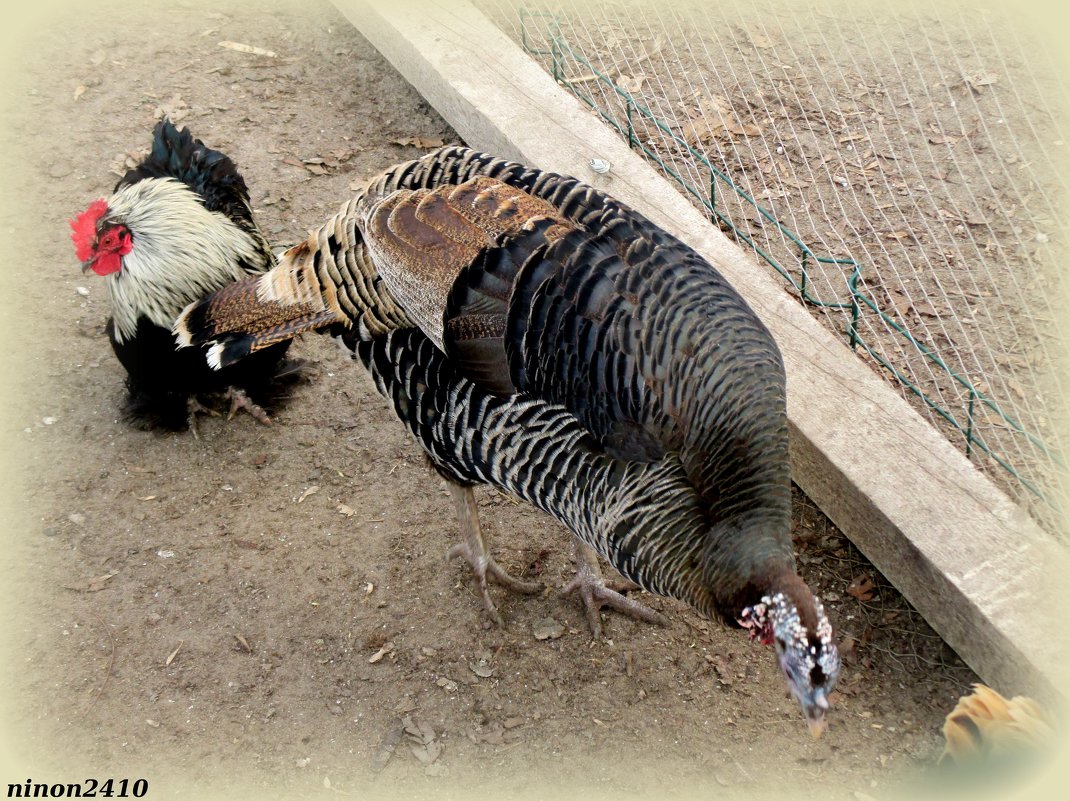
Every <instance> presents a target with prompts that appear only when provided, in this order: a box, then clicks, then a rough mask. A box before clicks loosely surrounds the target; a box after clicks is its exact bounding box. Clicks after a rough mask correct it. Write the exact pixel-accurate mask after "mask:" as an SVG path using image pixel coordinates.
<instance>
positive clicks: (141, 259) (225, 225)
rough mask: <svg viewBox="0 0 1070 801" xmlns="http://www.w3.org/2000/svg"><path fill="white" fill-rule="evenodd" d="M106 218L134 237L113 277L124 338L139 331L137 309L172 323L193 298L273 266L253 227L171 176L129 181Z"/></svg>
mask: <svg viewBox="0 0 1070 801" xmlns="http://www.w3.org/2000/svg"><path fill="white" fill-rule="evenodd" d="M105 220H106V221H108V222H112V223H122V224H124V225H125V226H126V227H127V228H129V229H130V233H131V235H132V237H133V248H132V250H131V251H130V252H129V253H128V254H126V256H124V257H123V264H122V269H121V270H119V272H117V273H112V274H111V275H109V276H108V281H107V285H108V295H109V299H110V300H111V308H112V316H113V317H114V319H115V335H116V338H117V339H118V340H119V341H120V342H122V341H124V340H127V339H129V338H131V337H132V336H133V335H134V333H135V331H136V330H137V321H138V318H139V317H141V316H145V317H147V318H148V319H149V320H150V321H151V322H152V323H154V324H156V325H158V326H161V327H163V328H170V327H171V324H172V323H174V321H175V319H176V318H177V317H178V315H179V313H180V312H181V311H182V309H183V308H185V306H186V305H187V304H189V303H192V302H193V301H195V300H199V299H200V298H202V297H204V296H205V295H207V294H208V293H210V292H214V291H216V290H218V289H221V288H223V287H224V286H226V285H227V284H229V283H231V282H233V281H237V280H240V279H242V278H244V277H246V276H247V275H248V274H249V273H250V272H260V271H262V270H265V269H267V268H269V267H270V266H271V265H270V264H265V263H264V259H265V258H268V259H270V255H265V253H264V251H263V250H262V249H261V248H258V247H257V245H258V243H257V241H256V240H255V239H254V238H253V237H252V236H251V235H250V234H249V233H247V232H245V231H243V230H242V229H241V228H239V227H238V226H237V225H235V224H234V223H233V222H231V221H230V220H229V219H228V218H227V217H226V216H225V215H223V214H217V213H215V212H211V211H208V209H206V208H205V207H204V203H203V201H202V199H201V198H200V197H199V196H198V195H197V194H196V193H195V192H193V191H192V190H191V189H189V187H187V186H186V185H185V184H183V183H181V182H179V181H176V180H174V179H171V178H150V179H146V180H142V181H138V182H137V183H135V184H131V185H129V186H125V187H123V188H122V189H120V190H119V191H118V192H116V193H115V194H114V195H112V196H111V197H110V198H109V199H108V211H107V214H106V215H105Z"/></svg>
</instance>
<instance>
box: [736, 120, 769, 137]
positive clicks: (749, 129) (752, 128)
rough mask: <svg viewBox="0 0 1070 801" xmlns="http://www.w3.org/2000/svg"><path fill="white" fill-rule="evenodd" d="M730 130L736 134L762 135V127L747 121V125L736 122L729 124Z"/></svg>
mask: <svg viewBox="0 0 1070 801" xmlns="http://www.w3.org/2000/svg"><path fill="white" fill-rule="evenodd" d="M728 132H729V133H731V134H735V135H736V136H761V135H762V129H761V128H759V127H758V126H757V125H754V124H753V123H747V124H745V125H740V124H738V123H737V124H735V125H729V126H728Z"/></svg>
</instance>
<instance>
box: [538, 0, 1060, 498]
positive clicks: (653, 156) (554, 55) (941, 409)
mask: <svg viewBox="0 0 1070 801" xmlns="http://www.w3.org/2000/svg"><path fill="white" fill-rule="evenodd" d="M518 14H519V30H518V34H519V39H520V42H521V45H522V46H523V48H524V49H525V50H526V52H527V53H528V54H530V55H531V56H533V57H535V58H536V60H544V63H545V65H546V67H547V69H548V70H549V72H550V73H551V75H552V76H553V78H554V79H555V81H557V83H558V84H560V85H561V86H563V87H565V88H566V89H568V90H569V91H570V92H572V94H574V95H575V96H576V97H577V98H578V99H580V100H581V101H582V102H583V103H584V104H585V105H587V106H588V107H589V108H590V110H591V111H592V112H593V113H594V114H596V115H597V116H598V117H600V118H601V119H602V120H603V121H605V122H606V123H607V124H608V125H610V126H612V127H613V128H614V129H616V130H617V131H618V132H619V133H620V135H621V136H622V137H624V138H625V139H626V140H627V142H628V144H629V146H630V147H632V148H633V149H635V150H637V151H639V152H640V153H642V154H643V155H644V156H645V157H646V158H647V159H648V160H650V161H651V162H653V163H654V164H656V165H657V166H658V167H659V168H660V170H661V171H662V172H663V173H664V174H665V175H667V176H668V177H670V178H671V179H673V180H674V181H675V182H676V183H678V184H679V186H680V188H681V189H682V190H683V191H684V192H685V193H687V194H688V195H689V196H690V197H691V198H692V199H693V200H694V202H696V203H697V204H699V205H700V206H701V207H702V208H703V209H704V210H705V211H706V213H707V214H708V216H709V219H710V221H711V222H713V223H714V224H716V225H718V226H719V227H721V229H722V230H724V231H726V232H729V233H731V235H733V236H735V237H736V238H737V239H738V240H739V241H741V242H744V243H746V244H747V245H748V246H749V247H751V248H752V249H753V250H754V252H755V253H756V254H757V256H758V257H759V258H760V259H761V260H763V261H764V262H766V263H767V264H768V265H769V266H770V267H772V268H773V269H774V270H775V271H776V272H777V273H779V274H780V275H781V276H782V277H783V278H784V279H785V280H786V281H787V283H788V284H789V285H790V287H791V289H792V290H793V291H794V292H795V293H796V295H797V296H798V297H799V298H800V299H801V300H802V301H803V302H804V303H805V304H808V305H810V306H812V307H817V308H824V309H837V310H841V311H842V313H843V314H844V315H845V319H846V321H847V322H846V323H845V324H844V325H843V327H842V328H841V329H840V331H841V333H842V334H843V335H844V336H845V337H846V339H847V341H848V343H849V345H850V346H851V348H853V349H855V350H856V351H858V350H860V351H861V352H863V353H864V354H865V355H866V356H868V357H869V358H871V359H872V360H873V361H874V362H875V363H876V364H877V365H879V366H880V367H881V368H883V370H884V371H886V373H887V374H888V375H889V376H890V377H892V378H894V379H895V381H897V382H898V383H899V384H900V385H901V386H902V387H904V388H905V389H906V390H907V391H908V392H909V393H911V394H912V395H913V396H915V397H916V398H917V399H918V400H919V401H920V402H921V403H922V404H924V406H925V407H926V408H927V409H929V410H930V411H931V412H932V413H933V414H935V415H936V416H938V417H939V418H940V419H941V420H942V421H944V422H945V423H946V424H947V425H949V426H950V427H951V428H952V429H953V431H954V432H957V435H956V436H959V437H960V438H961V440H962V442H963V447H964V449H965V451H966V453H967V454H968V455H971V456H973V455H975V453H977V452H980V453H983V454H984V455H986V456H987V457H988V458H990V459H991V460H992V461H993V462H994V463H995V464H997V465H999V467H1000V468H1002V469H1003V470H1004V471H1006V473H1007V474H1009V475H1010V476H1011V477H1013V478H1014V479H1015V480H1016V481H1017V482H1018V483H1019V485H1020V486H1021V487H1023V488H1024V489H1025V490H1027V491H1028V492H1029V493H1032V494H1033V495H1034V496H1035V497H1036V498H1038V499H1040V500H1041V501H1042V502H1043V503H1044V504H1046V505H1047V506H1048V507H1050V508H1051V509H1052V510H1054V511H1056V512H1060V511H1061V510H1060V504H1059V502H1058V500H1057V499H1056V498H1055V497H1054V495H1053V494H1052V493H1051V492H1050V491H1048V490H1047V489H1046V488H1044V487H1041V486H1039V485H1038V483H1037V482H1035V481H1033V480H1031V478H1030V477H1029V476H1027V475H1025V473H1024V471H1023V470H1021V469H1020V468H1019V465H1016V464H1014V463H1012V461H1011V460H1010V459H1009V458H1008V457H1007V456H1006V455H1005V454H1003V453H1001V452H999V451H998V450H997V448H996V447H993V446H992V445H991V444H990V443H989V441H988V439H987V438H986V436H985V434H984V433H983V432H982V431H981V430H980V427H979V425H978V416H979V414H980V413H981V412H982V411H983V412H984V413H985V414H986V415H990V416H994V417H995V418H996V419H998V421H1000V422H1001V424H1002V427H1003V428H1005V429H1007V430H1009V431H1011V432H1013V433H1014V435H1016V436H1018V437H1020V438H1021V439H1022V440H1024V441H1025V442H1027V443H1028V444H1029V446H1030V447H1031V448H1032V449H1033V451H1034V452H1035V454H1036V455H1037V456H1038V457H1039V458H1041V459H1043V460H1046V461H1047V462H1049V463H1050V465H1051V466H1052V468H1053V469H1054V470H1055V471H1057V472H1060V473H1063V474H1065V473H1066V471H1067V465H1066V461H1065V460H1064V458H1063V457H1062V455H1061V454H1060V453H1059V452H1058V450H1057V449H1056V448H1055V447H1053V446H1052V445H1050V444H1049V443H1047V442H1045V440H1044V439H1043V438H1042V437H1041V436H1039V435H1037V434H1036V433H1034V432H1032V431H1029V430H1027V429H1026V427H1025V426H1024V425H1023V424H1022V422H1020V421H1019V419H1017V418H1016V416H1015V415H1013V414H1012V413H1010V412H1008V411H1007V410H1006V409H1005V408H1004V406H1003V405H1001V404H1000V403H999V402H998V401H997V400H996V399H994V398H993V397H991V395H990V394H989V393H987V392H985V391H983V390H982V389H981V388H979V387H978V386H977V385H976V384H975V382H973V381H971V380H970V379H969V378H968V377H966V376H964V375H962V374H961V373H960V372H958V371H957V370H956V369H954V368H953V367H951V366H950V365H949V364H948V363H947V361H946V360H945V359H944V358H942V357H941V355H940V353H939V352H938V351H937V349H936V348H934V347H933V346H932V345H930V344H926V343H925V342H924V341H922V337H921V336H918V335H916V334H915V333H914V332H912V331H911V330H909V329H908V327H906V326H905V325H904V324H903V322H902V320H901V319H899V320H897V319H896V318H895V317H894V316H893V315H892V314H889V313H888V312H887V311H885V310H884V309H883V308H882V307H881V304H880V302H879V301H878V299H877V297H875V295H874V293H873V292H872V291H871V290H869V289H868V288H867V287H866V286H865V283H866V282H865V280H864V279H863V268H864V264H863V262H862V261H859V260H856V259H854V258H833V257H831V256H827V255H820V254H819V253H816V252H815V251H814V250H813V249H812V248H811V247H810V246H809V245H807V244H806V242H804V241H803V240H802V239H801V238H800V237H799V236H798V235H797V234H795V233H794V232H793V231H792V230H789V228H787V227H786V226H785V225H784V224H782V223H781V222H780V220H779V219H778V217H777V216H776V215H775V214H774V213H773V212H772V211H770V210H769V209H767V208H766V207H764V206H763V205H761V204H760V203H758V202H757V201H756V200H755V199H754V198H753V197H752V196H751V195H750V194H748V193H747V192H746V191H745V190H744V189H743V188H742V187H741V186H739V185H738V184H737V183H736V182H735V181H733V180H732V178H730V177H729V176H728V175H727V174H726V173H725V171H723V170H721V169H719V168H718V167H717V166H715V165H714V164H713V163H712V162H711V161H710V159H709V158H708V157H707V155H706V154H704V153H703V152H700V151H699V150H698V149H697V148H696V147H694V146H693V145H692V144H691V143H690V142H688V141H687V140H686V139H685V138H684V137H683V136H682V135H680V134H679V133H678V132H676V131H674V130H673V128H672V126H671V125H670V124H669V123H668V122H667V121H666V120H664V119H662V118H660V117H659V115H658V114H656V113H655V112H654V111H652V110H651V109H650V108H649V107H648V106H647V105H644V103H642V102H640V100H638V99H637V98H636V96H635V94H633V92H631V91H629V90H628V89H627V88H625V87H623V86H621V85H620V84H619V83H618V82H617V81H615V80H614V79H613V78H612V77H611V76H610V75H609V74H607V73H606V72H605V71H604V70H603V69H600V68H599V67H598V66H597V65H596V64H595V63H594V61H593V60H592V59H591V58H588V57H587V56H586V55H585V54H584V52H583V51H582V50H581V48H580V47H578V46H577V45H576V44H575V43H574V42H572V41H570V40H569V39H568V38H567V37H566V36H565V35H563V34H562V29H561V24H560V21H559V19H558V16H557V15H556V14H555V13H553V12H547V11H533V10H529V9H526V8H520V9H518ZM594 83H597V84H601V86H602V87H603V89H604V90H605V91H608V92H609V93H610V94H612V95H613V96H615V97H616V98H617V99H618V100H619V106H618V107H617V108H611V107H608V105H607V104H606V103H605V102H599V100H598V98H597V97H596V96H595V94H594V93H593V92H592V91H591V90H590V89H589V87H590V86H591V85H592V84H594ZM640 126H652V127H653V128H654V129H656V131H657V132H658V133H659V135H660V140H661V142H662V143H669V144H671V146H672V147H674V148H675V149H676V150H677V152H678V154H682V155H683V156H684V158H685V159H687V160H688V161H689V162H690V163H691V164H693V165H697V166H698V167H699V168H700V171H701V172H702V173H704V175H706V176H708V184H705V185H700V184H699V183H698V182H697V181H696V180H695V179H694V177H693V176H687V175H684V174H683V172H682V170H680V169H678V168H677V167H676V166H674V163H673V162H672V161H671V160H670V159H668V158H667V157H666V156H665V154H664V153H663V152H659V149H658V148H657V147H655V146H654V145H653V144H652V143H651V141H650V140H649V138H645V137H644V136H642V135H641V134H640V132H639V128H640ZM662 149H664V148H662ZM730 204H735V205H736V207H737V209H738V208H741V207H742V208H746V209H749V210H751V211H752V212H753V213H756V214H757V215H758V217H759V218H760V220H759V222H760V224H761V225H762V226H771V227H772V228H773V229H775V230H776V231H777V232H778V234H779V236H780V237H781V239H782V241H783V242H785V243H787V244H788V248H787V250H786V251H785V253H784V254H782V255H780V256H779V257H778V256H777V255H775V254H773V253H772V252H771V249H769V248H766V247H763V246H762V245H761V243H760V242H758V241H757V239H756V238H755V237H754V236H752V235H751V234H749V233H748V231H747V230H746V229H745V227H744V226H743V225H741V224H740V223H739V222H738V220H736V219H734V218H733V214H732V212H731V211H730V210H729V209H728V208H727V207H728V206H729V205H730ZM735 216H736V217H738V216H739V215H738V212H737V214H736V215H735ZM815 266H820V267H822V268H833V269H837V270H839V272H840V280H839V281H838V282H829V281H827V280H826V281H824V282H822V283H823V284H825V285H826V286H827V287H830V288H832V289H834V288H835V286H836V283H838V284H839V285H840V286H841V287H842V292H834V291H833V292H829V293H827V294H826V293H823V292H820V291H815V286H816V285H817V284H818V283H819V282H817V281H815V280H814V277H813V275H812V270H813V268H814V267H815ZM866 316H869V317H872V318H874V319H875V320H876V321H878V322H879V324H880V325H881V326H882V327H883V328H884V329H886V330H887V331H890V332H893V333H894V335H895V336H898V337H899V338H900V339H901V340H902V343H903V344H904V347H905V348H906V349H907V350H909V351H910V352H912V353H913V354H915V355H916V357H918V358H921V359H924V360H925V361H927V362H928V363H929V364H931V365H932V366H933V367H935V368H936V369H937V370H938V371H939V372H940V373H941V374H943V375H944V376H946V378H947V380H949V381H951V382H953V383H954V384H955V385H956V387H957V392H956V393H955V397H956V399H959V400H960V401H961V403H960V405H959V406H958V407H956V408H952V407H950V406H949V404H947V403H946V402H945V401H943V400H942V399H941V398H939V397H936V396H934V393H932V392H930V391H928V390H927V389H926V388H925V387H923V386H921V385H919V383H918V382H916V381H914V380H912V378H911V375H909V374H908V372H907V371H904V370H903V369H901V368H900V367H899V366H897V365H896V364H894V363H893V362H892V360H891V359H890V358H888V357H887V356H886V355H885V353H884V352H883V350H882V349H881V348H878V347H875V346H874V344H873V343H872V342H871V341H870V339H869V338H868V337H867V334H866V330H867V326H863V325H862V324H861V323H862V322H863V320H864V318H865V317H866ZM868 328H869V330H872V326H869V327H868Z"/></svg>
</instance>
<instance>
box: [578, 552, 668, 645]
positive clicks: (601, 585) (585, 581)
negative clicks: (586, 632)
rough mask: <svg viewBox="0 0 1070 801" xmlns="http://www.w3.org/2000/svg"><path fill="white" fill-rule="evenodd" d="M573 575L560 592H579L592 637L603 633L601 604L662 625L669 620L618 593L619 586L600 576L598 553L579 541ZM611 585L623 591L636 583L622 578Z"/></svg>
mask: <svg viewBox="0 0 1070 801" xmlns="http://www.w3.org/2000/svg"><path fill="white" fill-rule="evenodd" d="M576 562H577V567H576V577H575V578H574V579H572V581H570V582H569V583H568V584H567V585H565V586H564V587H563V588H562V590H561V592H562V594H564V595H570V594H572V593H579V596H580V599H581V600H582V601H583V607H584V611H585V612H586V614H587V625H588V626H589V627H590V629H591V634H592V635H593V636H594V638H595V639H599V638H601V636H602V621H601V620H600V619H599V615H598V613H599V610H600V609H601V608H602V607H603V606H610V607H612V608H613V609H616V610H617V611H618V612H623V613H624V614H626V615H630V616H631V617H634V618H637V619H639V620H642V621H645V622H646V623H656V624H658V625H659V626H664V625H665V624H666V623H667V622H668V621H666V619H665V618H664V617H663V616H662V615H661V614H660V613H659V612H655V611H654V610H653V609H651V608H650V607H649V606H644V605H643V604H641V603H639V602H638V601H633V600H632V599H631V598H626V597H625V596H623V595H621V593H620V592H619V591H618V589H614V588H613V587H612V586H611V585H610V584H608V583H607V582H606V580H605V579H604V578H603V577H602V571H601V569H600V568H599V567H598V554H597V553H595V551H594V549H593V548H591V547H590V546H588V545H584V544H582V543H577V544H576ZM613 585H614V586H616V587H617V588H619V589H620V590H622V591H626V590H629V589H635V588H637V587H638V586H639V585H638V584H635V583H634V582H631V581H627V580H626V579H622V580H621V581H619V582H613Z"/></svg>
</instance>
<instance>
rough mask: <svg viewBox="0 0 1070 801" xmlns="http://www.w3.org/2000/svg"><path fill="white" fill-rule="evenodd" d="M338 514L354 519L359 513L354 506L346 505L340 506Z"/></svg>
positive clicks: (341, 504)
mask: <svg viewBox="0 0 1070 801" xmlns="http://www.w3.org/2000/svg"><path fill="white" fill-rule="evenodd" d="M338 512H339V514H343V515H345V516H346V517H352V516H353V515H355V514H356V513H357V511H356V510H355V509H354V508H353V507H352V506H349V505H347V504H344V503H340V504H338Z"/></svg>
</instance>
